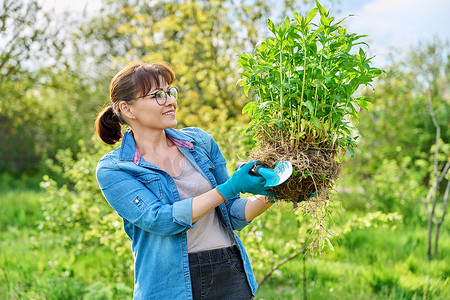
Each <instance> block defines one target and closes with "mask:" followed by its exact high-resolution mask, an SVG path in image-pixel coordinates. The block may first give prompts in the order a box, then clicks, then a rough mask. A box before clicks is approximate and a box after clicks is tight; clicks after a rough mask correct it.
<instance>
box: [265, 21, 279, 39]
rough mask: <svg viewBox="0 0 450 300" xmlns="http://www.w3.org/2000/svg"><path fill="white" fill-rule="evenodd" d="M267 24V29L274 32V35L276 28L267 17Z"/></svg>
mask: <svg viewBox="0 0 450 300" xmlns="http://www.w3.org/2000/svg"><path fill="white" fill-rule="evenodd" d="M267 26H268V27H269V30H270V31H271V32H272V33H273V34H275V36H276V34H277V30H276V27H275V24H273V22H272V20H271V19H269V20H268V21H267Z"/></svg>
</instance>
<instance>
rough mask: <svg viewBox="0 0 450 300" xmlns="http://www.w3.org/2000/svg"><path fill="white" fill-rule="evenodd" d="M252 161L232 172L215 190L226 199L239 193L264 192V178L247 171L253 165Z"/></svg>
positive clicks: (256, 193) (257, 193) (259, 193)
mask: <svg viewBox="0 0 450 300" xmlns="http://www.w3.org/2000/svg"><path fill="white" fill-rule="evenodd" d="M253 164H254V163H253V162H249V163H246V164H245V165H243V166H242V167H240V169H239V170H237V171H236V172H234V173H233V175H232V176H231V178H230V179H228V180H227V181H226V182H225V183H223V184H221V185H218V186H217V187H216V188H217V191H218V192H219V193H220V194H221V195H222V196H223V197H224V198H225V199H226V200H228V199H230V198H232V197H234V196H236V195H237V194H239V193H252V194H254V195H263V194H265V193H266V188H265V187H264V184H265V183H266V180H265V179H264V177H262V176H253V175H250V174H249V173H248V171H250V169H251V168H252V167H253Z"/></svg>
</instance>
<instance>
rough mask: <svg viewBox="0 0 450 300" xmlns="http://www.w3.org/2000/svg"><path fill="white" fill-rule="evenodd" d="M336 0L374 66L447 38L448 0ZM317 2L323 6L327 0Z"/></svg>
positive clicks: (47, 1) (80, 6)
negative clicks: (363, 37) (366, 46)
mask: <svg viewBox="0 0 450 300" xmlns="http://www.w3.org/2000/svg"><path fill="white" fill-rule="evenodd" d="M335 2H336V1H335ZM338 2H339V5H336V6H334V7H333V6H328V7H327V8H328V9H330V10H331V15H332V16H336V18H337V19H341V18H343V17H345V16H348V15H350V14H351V15H354V16H352V17H350V18H348V19H347V20H346V21H345V26H346V27H347V30H348V32H354V33H357V34H366V35H368V38H367V39H366V41H367V43H368V44H369V45H370V49H369V54H370V55H371V56H373V55H375V58H374V59H373V61H372V62H373V64H374V65H375V66H377V67H382V66H383V65H385V64H387V63H388V59H387V57H388V54H389V53H392V49H396V50H397V51H399V52H400V53H402V52H403V53H405V52H406V51H407V50H408V49H409V48H410V47H411V46H416V45H417V44H418V43H419V41H420V42H430V41H432V40H433V39H434V38H436V37H438V38H440V39H441V40H448V41H450V21H449V20H450V0H340V1H338ZM43 3H44V6H46V7H53V8H55V9H56V12H58V13H62V12H63V11H64V10H69V11H71V12H73V13H80V14H81V13H82V12H83V10H84V9H85V8H86V9H87V11H88V12H89V11H90V12H95V11H96V10H98V8H99V7H100V3H101V0H43ZM321 3H323V4H324V6H326V4H327V3H329V2H327V1H321ZM312 7H313V5H311V7H310V8H312ZM310 8H309V9H310ZM309 9H307V10H309ZM307 10H306V11H307Z"/></svg>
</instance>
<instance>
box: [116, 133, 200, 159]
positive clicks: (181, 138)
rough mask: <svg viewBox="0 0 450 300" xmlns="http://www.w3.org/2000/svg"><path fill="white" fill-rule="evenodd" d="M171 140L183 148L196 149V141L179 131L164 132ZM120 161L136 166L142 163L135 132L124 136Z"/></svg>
mask: <svg viewBox="0 0 450 300" xmlns="http://www.w3.org/2000/svg"><path fill="white" fill-rule="evenodd" d="M164 131H165V132H166V135H167V136H168V137H169V139H170V140H171V141H172V142H173V143H174V144H175V145H176V146H177V147H181V148H187V149H194V140H193V139H192V138H190V137H189V136H187V135H186V134H184V133H182V132H181V131H179V130H176V129H173V128H169V129H165V130H164ZM119 157H120V160H125V161H133V162H134V164H136V165H139V163H140V161H141V154H140V153H139V150H138V149H137V148H136V143H135V141H134V138H133V132H132V131H131V130H130V129H128V130H127V131H126V132H125V134H124V135H123V139H122V145H121V146H120V156H119Z"/></svg>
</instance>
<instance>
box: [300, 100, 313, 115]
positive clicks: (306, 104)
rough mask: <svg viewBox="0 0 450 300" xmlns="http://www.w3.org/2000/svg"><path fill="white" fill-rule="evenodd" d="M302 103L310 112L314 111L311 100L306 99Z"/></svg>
mask: <svg viewBox="0 0 450 300" xmlns="http://www.w3.org/2000/svg"><path fill="white" fill-rule="evenodd" d="M303 105H304V106H306V107H307V108H308V109H309V112H310V113H312V112H313V111H314V105H313V104H312V102H311V101H309V100H308V101H306V102H305V103H303Z"/></svg>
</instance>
